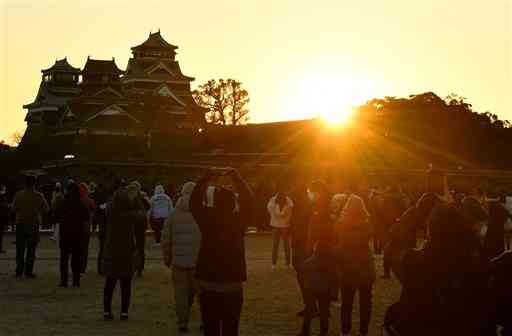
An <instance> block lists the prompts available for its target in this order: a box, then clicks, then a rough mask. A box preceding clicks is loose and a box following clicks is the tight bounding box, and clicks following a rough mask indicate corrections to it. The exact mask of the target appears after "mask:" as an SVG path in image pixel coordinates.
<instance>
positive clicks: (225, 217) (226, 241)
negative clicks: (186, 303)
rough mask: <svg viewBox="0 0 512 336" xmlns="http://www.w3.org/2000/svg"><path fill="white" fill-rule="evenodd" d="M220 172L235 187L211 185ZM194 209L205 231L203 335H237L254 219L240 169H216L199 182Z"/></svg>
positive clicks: (200, 265)
mask: <svg viewBox="0 0 512 336" xmlns="http://www.w3.org/2000/svg"><path fill="white" fill-rule="evenodd" d="M220 176H222V177H223V178H229V180H230V181H231V183H232V186H233V187H234V191H232V190H230V189H228V188H226V187H224V186H219V185H218V184H217V185H212V184H215V182H216V181H215V179H216V178H218V177H220ZM207 190H208V193H207ZM235 192H236V194H235ZM207 194H208V195H207ZM207 196H209V197H208V198H209V199H208V200H207ZM190 209H191V212H192V215H193V217H194V219H195V221H196V223H197V224H198V226H199V229H200V230H201V235H202V239H201V246H200V249H199V255H198V259H197V264H196V280H197V282H198V286H199V290H200V295H199V301H200V307H201V317H202V323H203V328H204V335H205V336H210V335H215V336H219V335H222V336H232V335H238V328H239V321H240V314H241V310H242V304H243V283H244V282H245V281H246V280H247V270H246V261H245V242H244V235H245V232H246V228H247V226H248V225H249V222H250V220H251V213H252V210H251V209H252V192H251V191H250V189H249V187H248V186H247V183H246V182H245V181H244V180H243V179H242V178H241V177H240V174H239V173H238V171H237V170H235V169H232V168H224V169H212V170H209V171H208V172H207V173H206V174H205V175H204V176H203V177H202V178H200V179H199V181H198V182H197V184H196V187H195V188H194V190H193V192H192V195H191V197H190Z"/></svg>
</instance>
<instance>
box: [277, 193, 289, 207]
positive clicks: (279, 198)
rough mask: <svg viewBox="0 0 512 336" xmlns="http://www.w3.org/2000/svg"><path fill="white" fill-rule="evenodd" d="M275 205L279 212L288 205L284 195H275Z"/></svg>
mask: <svg viewBox="0 0 512 336" xmlns="http://www.w3.org/2000/svg"><path fill="white" fill-rule="evenodd" d="M276 204H277V206H278V207H279V210H282V209H283V208H284V207H286V206H287V205H288V197H287V196H286V195H285V194H284V193H282V192H278V193H277V195H276Z"/></svg>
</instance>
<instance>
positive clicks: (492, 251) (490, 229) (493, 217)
mask: <svg viewBox="0 0 512 336" xmlns="http://www.w3.org/2000/svg"><path fill="white" fill-rule="evenodd" d="M487 204H488V205H487V209H488V211H489V219H488V221H487V232H486V234H485V237H484V255H485V256H486V257H487V259H489V260H491V259H493V258H495V257H497V256H499V255H500V254H502V253H503V252H505V244H504V243H503V242H504V241H505V223H506V222H507V220H508V219H509V217H510V215H509V213H508V211H507V209H506V208H505V206H504V204H503V200H502V199H501V198H500V197H496V198H493V199H489V201H488V203H487Z"/></svg>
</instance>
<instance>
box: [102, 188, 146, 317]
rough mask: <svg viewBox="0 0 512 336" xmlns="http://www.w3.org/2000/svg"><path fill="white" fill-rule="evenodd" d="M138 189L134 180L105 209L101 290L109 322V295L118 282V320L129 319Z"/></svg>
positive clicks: (137, 213) (110, 301) (110, 313)
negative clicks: (119, 309)
mask: <svg viewBox="0 0 512 336" xmlns="http://www.w3.org/2000/svg"><path fill="white" fill-rule="evenodd" d="M138 194H139V190H138V188H137V186H136V185H135V184H133V183H131V184H129V185H128V186H127V187H125V188H122V189H119V190H118V191H117V192H116V193H115V194H114V196H113V199H112V202H111V203H110V204H109V206H108V208H107V226H106V236H105V247H104V251H103V269H104V272H105V276H106V280H105V289H104V292H103V307H104V319H105V320H106V321H111V320H112V319H113V315H112V296H113V294H114V289H115V287H116V285H117V282H118V281H119V282H120V285H121V320H127V319H128V309H129V307H130V299H131V290H132V289H131V286H132V285H131V284H132V277H133V273H134V271H135V255H136V252H137V250H136V245H135V226H136V225H137V220H138V217H139V213H140V209H141V207H142V205H141V204H140V200H139V198H138Z"/></svg>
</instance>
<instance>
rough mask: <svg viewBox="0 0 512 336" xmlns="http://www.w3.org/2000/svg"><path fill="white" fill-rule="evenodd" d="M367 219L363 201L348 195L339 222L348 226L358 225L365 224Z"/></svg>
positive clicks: (355, 196)
mask: <svg viewBox="0 0 512 336" xmlns="http://www.w3.org/2000/svg"><path fill="white" fill-rule="evenodd" d="M369 217H370V213H369V212H368V210H367V209H366V205H365V204H364V200H363V199H362V198H361V197H359V196H357V195H354V194H352V195H350V197H349V198H348V200H347V203H345V207H344V208H343V211H342V213H341V221H342V222H343V223H345V224H348V225H358V224H363V223H366V222H367V221H368V218H369Z"/></svg>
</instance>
